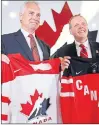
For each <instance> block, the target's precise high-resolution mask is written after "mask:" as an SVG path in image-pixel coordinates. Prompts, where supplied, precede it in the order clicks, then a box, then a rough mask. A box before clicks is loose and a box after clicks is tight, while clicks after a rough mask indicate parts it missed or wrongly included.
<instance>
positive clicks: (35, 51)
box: [28, 34, 40, 61]
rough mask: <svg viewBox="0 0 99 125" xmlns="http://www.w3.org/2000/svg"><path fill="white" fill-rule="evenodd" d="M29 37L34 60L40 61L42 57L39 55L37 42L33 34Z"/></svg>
mask: <svg viewBox="0 0 99 125" xmlns="http://www.w3.org/2000/svg"><path fill="white" fill-rule="evenodd" d="M28 37H30V44H31V49H32V55H33V58H34V60H35V61H40V56H39V53H38V49H37V45H36V41H35V39H34V37H33V35H32V34H29V36H28Z"/></svg>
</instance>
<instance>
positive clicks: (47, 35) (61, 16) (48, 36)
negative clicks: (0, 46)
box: [36, 2, 72, 47]
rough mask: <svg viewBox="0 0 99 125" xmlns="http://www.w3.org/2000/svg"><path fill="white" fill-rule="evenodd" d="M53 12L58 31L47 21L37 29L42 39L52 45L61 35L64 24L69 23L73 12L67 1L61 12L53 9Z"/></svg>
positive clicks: (37, 33)
mask: <svg viewBox="0 0 99 125" xmlns="http://www.w3.org/2000/svg"><path fill="white" fill-rule="evenodd" d="M52 14H53V18H54V22H55V26H56V32H54V31H53V29H52V28H51V27H50V26H49V25H48V23H47V22H46V21H44V23H43V25H42V26H40V27H39V28H38V29H37V31H36V35H37V36H38V37H39V38H40V39H41V40H43V41H45V42H46V43H47V44H48V45H49V46H50V47H52V46H53V45H54V44H55V42H56V41H57V39H58V37H59V36H60V33H61V31H62V29H63V26H64V25H65V24H67V23H68V22H69V20H70V18H71V17H72V12H71V10H70V8H69V6H68V4H67V2H65V4H64V7H63V9H62V11H61V13H57V12H55V11H54V10H53V9H52Z"/></svg>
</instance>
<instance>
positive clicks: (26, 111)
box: [20, 90, 42, 116]
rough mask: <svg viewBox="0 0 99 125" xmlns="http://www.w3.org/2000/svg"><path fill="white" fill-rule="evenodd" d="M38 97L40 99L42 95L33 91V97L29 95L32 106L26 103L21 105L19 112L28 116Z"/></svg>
mask: <svg viewBox="0 0 99 125" xmlns="http://www.w3.org/2000/svg"><path fill="white" fill-rule="evenodd" d="M39 97H40V98H42V93H41V94H40V95H39V93H38V91H37V90H35V93H34V95H33V96H32V95H30V98H31V101H32V105H31V104H30V103H29V102H27V103H26V104H21V107H22V110H21V111H20V112H21V113H23V114H25V115H27V116H29V115H30V113H31V111H32V109H33V107H34V105H35V103H36V101H37V100H38V98H39Z"/></svg>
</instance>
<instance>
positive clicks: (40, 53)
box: [1, 2, 50, 63]
mask: <svg viewBox="0 0 99 125" xmlns="http://www.w3.org/2000/svg"><path fill="white" fill-rule="evenodd" d="M20 23H21V29H20V30H19V31H17V32H14V33H11V34H5V35H2V51H1V52H2V61H4V62H6V63H9V58H8V57H7V55H8V54H15V53H20V54H21V55H22V56H24V57H25V58H26V59H28V60H30V61H34V60H35V61H36V60H37V61H38V60H39V61H42V60H46V59H49V56H50V48H49V46H48V45H47V44H45V43H44V42H43V41H41V40H40V39H39V38H38V37H37V36H35V30H36V29H37V28H38V27H39V24H40V8H39V6H38V4H37V3H36V2H25V4H24V5H23V7H22V8H21V11H20ZM31 41H32V42H31ZM33 41H35V46H34V48H33V45H34V43H33ZM35 48H36V49H35ZM33 50H35V51H36V52H34V51H33ZM35 53H36V54H35ZM33 54H34V55H33ZM35 55H36V56H37V57H35ZM35 58H36V59H35Z"/></svg>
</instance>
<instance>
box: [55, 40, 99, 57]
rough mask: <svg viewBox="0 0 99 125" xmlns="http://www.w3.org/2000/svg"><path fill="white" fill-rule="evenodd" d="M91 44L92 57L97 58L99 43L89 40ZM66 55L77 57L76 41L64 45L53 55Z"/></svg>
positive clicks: (98, 55)
mask: <svg viewBox="0 0 99 125" xmlns="http://www.w3.org/2000/svg"><path fill="white" fill-rule="evenodd" d="M89 44H90V48H91V53H92V58H97V57H98V58H99V53H96V51H97V50H98V52H99V43H97V42H93V41H91V40H89ZM64 56H71V57H77V51H76V46H75V42H73V43H72V44H68V45H67V44H65V45H63V46H62V47H61V48H60V49H58V50H57V52H56V53H55V54H54V55H53V57H54V58H58V57H64Z"/></svg>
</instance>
